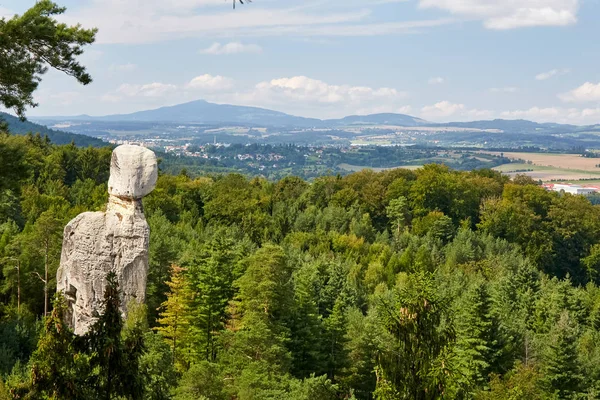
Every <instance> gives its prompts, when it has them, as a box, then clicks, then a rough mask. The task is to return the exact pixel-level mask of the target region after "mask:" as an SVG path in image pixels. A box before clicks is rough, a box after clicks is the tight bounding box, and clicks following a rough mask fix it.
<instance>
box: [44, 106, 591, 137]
mask: <svg viewBox="0 0 600 400" xmlns="http://www.w3.org/2000/svg"><path fill="white" fill-rule="evenodd" d="M33 119H34V120H36V121H39V122H43V121H91V122H93V121H97V122H99V121H103V122H157V123H158V122H170V123H192V124H211V123H220V124H228V123H231V124H246V125H249V126H271V127H282V126H285V127H302V128H337V127H343V126H360V125H393V126H403V127H420V126H422V127H457V128H471V129H500V130H508V131H511V132H535V131H537V130H544V131H561V130H580V129H583V128H589V127H596V126H595V125H590V126H580V125H570V124H559V123H553V122H547V123H538V122H533V121H529V120H524V119H515V120H509V119H493V120H478V121H466V122H444V123H434V122H429V121H426V120H424V119H421V118H418V117H414V116H411V115H406V114H400V113H377V114H367V115H348V116H345V117H343V118H333V119H318V118H309V117H301V116H296V115H291V114H287V113H284V112H281V111H275V110H270V109H267V108H262V107H251V106H238V105H232V104H218V103H211V102H208V101H206V100H194V101H189V102H186V103H181V104H176V105H171V106H163V107H158V108H155V109H150V110H142V111H136V112H133V113H128V114H112V115H105V116H89V115H85V114H83V115H78V116H47V117H34V118H33Z"/></svg>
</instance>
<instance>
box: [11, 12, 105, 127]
mask: <svg viewBox="0 0 600 400" xmlns="http://www.w3.org/2000/svg"><path fill="white" fill-rule="evenodd" d="M65 10H66V9H65V8H63V7H59V6H58V5H56V4H54V3H53V2H51V1H50V0H41V1H38V2H37V3H36V4H35V5H34V6H33V7H32V8H30V9H29V10H27V11H26V12H25V13H24V14H23V15H21V16H15V17H13V18H11V19H8V20H6V19H4V18H0V54H1V55H2V56H1V57H0V104H2V105H3V106H4V107H6V108H9V109H14V110H15V111H16V113H17V115H18V116H19V117H24V113H25V109H26V107H30V106H31V107H35V106H36V105H37V104H36V103H35V102H34V99H33V92H34V91H35V90H36V89H37V87H38V84H39V82H40V81H41V76H42V75H43V74H45V73H46V71H47V70H48V67H51V68H54V69H56V70H58V71H62V72H64V73H66V74H67V75H71V76H73V77H75V79H77V80H78V81H79V82H80V83H82V84H84V85H87V84H88V83H91V82H92V78H91V77H90V75H89V74H88V73H87V72H86V70H85V67H83V66H82V65H81V64H80V63H79V62H78V61H77V59H76V58H77V56H80V55H81V54H83V46H86V45H89V44H92V43H93V42H94V40H95V36H96V32H97V30H96V29H83V28H81V26H79V25H76V26H71V27H70V26H67V25H66V24H64V23H58V22H57V21H56V20H55V19H54V18H53V17H54V16H56V15H60V14H62V13H64V12H65Z"/></svg>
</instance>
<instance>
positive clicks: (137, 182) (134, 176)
mask: <svg viewBox="0 0 600 400" xmlns="http://www.w3.org/2000/svg"><path fill="white" fill-rule="evenodd" d="M157 178H158V165H157V164H156V156H155V155H154V152H153V151H151V150H148V149H145V148H143V147H140V146H131V145H128V144H126V145H122V146H119V147H117V148H116V149H115V150H114V151H113V154H112V160H111V165H110V178H109V179H108V193H109V194H111V195H114V196H117V197H125V198H129V199H141V198H142V197H144V196H146V195H147V194H149V193H150V192H151V191H152V190H154V187H155V186H156V179H157Z"/></svg>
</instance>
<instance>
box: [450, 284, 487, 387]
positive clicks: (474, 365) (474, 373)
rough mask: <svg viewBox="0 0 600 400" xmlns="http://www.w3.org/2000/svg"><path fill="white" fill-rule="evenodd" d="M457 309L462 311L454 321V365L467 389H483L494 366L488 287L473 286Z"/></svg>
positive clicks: (485, 285) (482, 285) (481, 285)
mask: <svg viewBox="0 0 600 400" xmlns="http://www.w3.org/2000/svg"><path fill="white" fill-rule="evenodd" d="M458 306H459V307H461V311H460V312H459V314H458V317H457V319H456V322H457V342H456V353H457V356H458V359H457V364H458V367H459V368H460V369H461V370H462V376H463V377H464V378H466V382H465V384H466V386H467V388H468V387H471V388H484V387H485V385H486V383H487V381H488V376H489V374H490V373H491V372H492V366H493V365H494V347H495V339H494V337H495V336H496V335H494V333H495V332H494V328H495V321H494V320H493V318H492V316H491V313H490V308H491V299H490V295H489V293H488V288H487V284H486V283H485V282H483V281H479V282H475V283H474V285H473V286H472V287H471V288H469V290H468V291H467V293H466V295H465V298H464V300H463V301H462V302H460V303H459V305H458ZM467 390H469V389H467Z"/></svg>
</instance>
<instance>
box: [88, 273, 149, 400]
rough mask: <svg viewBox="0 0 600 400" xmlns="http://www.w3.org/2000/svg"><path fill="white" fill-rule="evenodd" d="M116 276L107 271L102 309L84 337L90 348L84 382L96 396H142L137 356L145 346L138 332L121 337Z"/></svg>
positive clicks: (141, 378) (121, 327) (141, 379)
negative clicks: (88, 370) (85, 380)
mask: <svg viewBox="0 0 600 400" xmlns="http://www.w3.org/2000/svg"><path fill="white" fill-rule="evenodd" d="M120 305H121V300H120V293H119V284H118V281H117V276H116V274H115V273H114V272H110V273H109V274H108V275H107V277H106V289H105V292H104V301H103V304H102V306H103V307H104V312H103V313H102V315H100V317H99V318H98V320H97V321H96V322H95V323H94V325H92V327H91V328H90V331H89V332H88V333H87V334H86V335H85V337H84V339H85V341H86V342H87V343H88V346H89V349H90V351H91V357H90V368H91V373H90V376H89V377H88V381H87V385H90V387H93V388H95V391H96V396H97V397H95V398H97V399H106V400H111V399H118V398H122V397H124V398H126V399H131V400H137V399H142V398H143V395H144V381H143V376H142V374H141V372H140V369H139V360H140V357H141V355H142V352H143V350H144V344H143V338H142V337H141V333H140V332H135V333H134V335H131V336H130V337H127V338H123V337H122V335H121V331H122V330H123V319H122V317H121V311H120Z"/></svg>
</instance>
